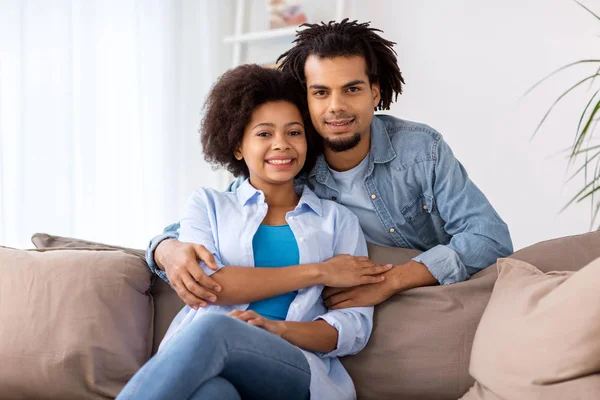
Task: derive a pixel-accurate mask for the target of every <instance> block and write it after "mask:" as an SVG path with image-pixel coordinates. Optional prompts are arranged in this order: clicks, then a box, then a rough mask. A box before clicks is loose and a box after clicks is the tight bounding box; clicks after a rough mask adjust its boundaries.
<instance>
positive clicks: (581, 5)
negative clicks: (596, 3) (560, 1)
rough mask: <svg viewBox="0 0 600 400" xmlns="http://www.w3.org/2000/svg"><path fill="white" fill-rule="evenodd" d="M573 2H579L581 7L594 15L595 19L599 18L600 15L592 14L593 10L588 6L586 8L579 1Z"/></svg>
mask: <svg viewBox="0 0 600 400" xmlns="http://www.w3.org/2000/svg"><path fill="white" fill-rule="evenodd" d="M575 3H577V4H579V5H580V6H581V7H583V8H584V9H585V10H586V11H587V12H589V13H590V14H592V15H593V16H594V17H596V19H598V20H600V17H599V16H597V15H596V14H594V12H593V11H592V10H590V9H589V8H587V7H586V6H584V5H583V4H581V3H580V2H578V1H577V0H575Z"/></svg>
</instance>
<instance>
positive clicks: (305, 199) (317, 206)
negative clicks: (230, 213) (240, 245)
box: [237, 179, 323, 216]
mask: <svg viewBox="0 0 600 400" xmlns="http://www.w3.org/2000/svg"><path fill="white" fill-rule="evenodd" d="M237 197H238V200H239V202H240V204H241V205H242V206H246V205H247V204H249V203H254V202H256V201H258V202H261V203H264V201H265V195H264V193H263V192H262V191H261V190H258V189H256V188H255V187H254V186H252V185H251V184H250V179H246V180H245V181H244V182H243V183H242V184H241V185H240V187H239V188H238V189H237ZM304 205H306V206H307V207H308V208H309V209H311V210H312V211H313V212H314V213H315V214H317V215H318V216H321V215H322V212H323V207H322V205H321V199H319V198H318V197H317V195H316V194H314V192H313V191H312V190H310V188H309V187H308V186H306V185H305V186H304V187H303V188H302V194H301V196H300V201H299V202H298V205H297V206H296V209H295V210H300V209H301V208H302V207H303V206H304Z"/></svg>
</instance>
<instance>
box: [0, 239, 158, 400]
mask: <svg viewBox="0 0 600 400" xmlns="http://www.w3.org/2000/svg"><path fill="white" fill-rule="evenodd" d="M150 278H151V276H150V273H149V270H148V268H147V266H146V265H145V262H144V261H143V260H142V259H141V258H140V257H138V256H134V255H131V254H127V253H125V252H123V251H120V250H70V249H60V248H57V249H40V250H16V249H9V248H0V321H1V324H2V328H0V354H1V355H2V362H1V363H0V393H1V395H0V397H2V398H11V399H12V398H15V399H18V398H37V399H75V398H76V399H106V398H112V397H115V396H116V395H117V394H118V393H119V391H120V390H121V388H122V387H123V386H124V385H125V384H126V383H127V381H128V380H129V379H130V378H131V376H133V374H134V373H135V372H136V371H137V370H138V369H139V368H140V367H141V366H142V365H143V364H144V363H145V362H146V361H147V360H148V358H149V357H150V354H151V350H152V334H153V330H152V307H153V304H152V300H151V298H150V296H149V295H148V294H147V292H148V290H149V288H150Z"/></svg>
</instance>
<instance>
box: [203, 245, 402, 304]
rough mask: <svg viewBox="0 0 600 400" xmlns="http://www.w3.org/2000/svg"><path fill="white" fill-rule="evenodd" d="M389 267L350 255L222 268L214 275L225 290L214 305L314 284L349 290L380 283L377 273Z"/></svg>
mask: <svg viewBox="0 0 600 400" xmlns="http://www.w3.org/2000/svg"><path fill="white" fill-rule="evenodd" d="M389 268H391V265H376V264H373V263H372V262H371V261H370V260H369V259H368V258H367V257H353V256H350V255H347V254H340V255H337V256H335V257H332V258H330V259H329V260H327V261H324V262H321V263H317V264H302V265H295V266H292V267H283V268H261V267H250V268H249V267H235V266H227V267H221V268H219V270H218V271H217V272H215V273H213V274H212V275H211V278H212V279H213V280H215V281H216V282H217V283H218V284H219V285H220V286H221V288H222V290H221V292H220V293H219V295H218V296H217V299H216V300H215V301H214V304H217V305H235V304H247V303H251V302H253V301H258V300H263V299H268V298H270V297H274V296H279V295H281V294H284V293H289V292H293V291H294V290H298V289H302V288H305V287H309V286H315V285H325V286H332V287H350V286H356V285H363V284H366V283H369V282H381V281H382V279H381V278H382V275H378V274H381V273H383V272H386V271H388V270H389ZM372 275H377V276H372Z"/></svg>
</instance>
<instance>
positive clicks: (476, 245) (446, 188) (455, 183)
mask: <svg viewBox="0 0 600 400" xmlns="http://www.w3.org/2000/svg"><path fill="white" fill-rule="evenodd" d="M434 155H435V168H434V173H433V184H432V186H433V190H434V197H435V201H436V205H437V209H438V212H439V213H440V216H441V217H442V219H443V220H444V221H446V225H445V227H444V229H445V230H446V232H447V233H448V234H449V235H451V236H452V239H451V240H450V242H449V243H448V244H447V245H437V246H435V247H433V248H431V249H429V250H427V251H426V252H424V253H422V254H421V255H419V256H417V257H415V258H413V260H414V261H417V262H420V263H422V264H425V265H426V266H427V268H428V269H429V271H430V272H431V274H432V275H433V276H434V277H435V278H436V279H437V280H438V282H439V283H440V284H442V285H447V284H452V283H456V282H461V281H464V280H466V279H468V278H469V277H470V276H471V275H473V274H475V273H476V272H478V271H480V270H481V269H483V268H485V267H487V266H489V265H491V264H493V263H494V262H496V259H498V258H500V257H506V256H508V255H510V254H512V252H513V246H512V241H511V238H510V234H509V232H508V226H507V225H506V223H504V221H502V219H501V218H500V216H499V215H498V214H497V213H496V211H495V210H494V208H493V207H492V205H491V204H490V203H489V201H488V200H487V199H486V197H485V196H484V195H483V193H482V192H481V191H480V190H479V188H477V186H475V184H474V183H473V182H472V181H471V180H470V179H469V176H468V175H467V172H466V171H465V169H464V167H463V166H462V165H461V164H460V162H458V160H457V159H456V158H455V157H454V154H453V153H452V150H451V149H450V147H449V146H448V144H447V143H446V142H445V141H444V140H443V139H442V138H440V139H439V140H438V141H437V143H436V147H435V150H434Z"/></svg>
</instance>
